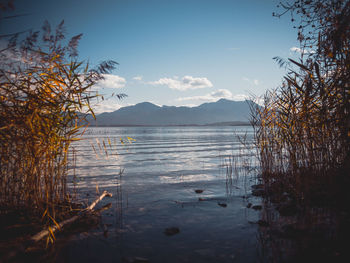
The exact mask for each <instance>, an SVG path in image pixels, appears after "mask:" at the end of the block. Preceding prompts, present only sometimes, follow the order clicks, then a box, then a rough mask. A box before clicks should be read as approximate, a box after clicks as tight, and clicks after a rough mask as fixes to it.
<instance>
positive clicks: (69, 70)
mask: <svg viewBox="0 0 350 263" xmlns="http://www.w3.org/2000/svg"><path fill="white" fill-rule="evenodd" d="M53 31H54V32H52V30H51V28H50V25H49V24H48V23H45V24H44V27H43V31H42V33H41V34H40V33H39V32H31V33H30V34H29V35H28V36H27V37H26V38H25V39H24V40H22V41H21V42H19V43H18V37H17V36H16V35H15V36H14V37H13V38H12V39H9V40H8V43H9V45H8V48H7V49H5V50H3V51H2V52H1V53H0V63H1V67H0V174H1V176H0V205H1V206H2V207H12V208H23V207H24V208H30V209H31V210H33V211H37V212H38V213H41V214H43V216H45V217H44V218H46V219H47V220H48V221H50V220H52V221H55V218H56V217H57V214H56V213H57V211H59V210H57V208H59V207H60V206H61V205H62V204H69V202H70V201H71V200H70V195H69V190H68V189H67V170H68V160H69V158H68V153H69V149H70V145H71V143H72V142H73V141H75V140H78V139H79V138H80V136H81V135H82V133H83V131H84V129H83V128H84V127H86V126H87V125H88V124H87V122H84V120H85V117H86V116H87V114H88V113H90V114H92V115H93V116H94V113H93V110H92V108H91V103H92V101H93V100H94V99H95V98H97V97H98V94H97V93H96V92H93V91H92V88H93V86H94V84H96V83H97V82H98V81H99V80H101V79H102V78H103V74H105V73H107V72H108V71H109V70H111V69H113V67H114V65H115V64H116V63H115V62H113V61H110V62H104V63H102V64H101V65H99V66H98V67H97V68H96V69H89V65H88V64H86V63H83V62H79V61H78V60H77V51H76V47H77V44H78V40H79V39H80V37H81V35H78V36H75V37H73V38H72V39H71V40H70V41H69V42H68V43H67V44H65V42H64V34H63V32H64V28H63V22H62V23H61V24H60V25H59V26H58V27H57V28H56V29H55V30H53ZM39 37H40V38H39Z"/></svg>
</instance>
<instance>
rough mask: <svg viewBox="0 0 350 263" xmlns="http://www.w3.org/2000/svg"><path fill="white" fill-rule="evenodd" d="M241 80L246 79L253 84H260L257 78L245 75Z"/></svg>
mask: <svg viewBox="0 0 350 263" xmlns="http://www.w3.org/2000/svg"><path fill="white" fill-rule="evenodd" d="M243 80H244V81H247V82H249V83H250V84H253V85H255V86H258V85H259V84H260V82H259V80H257V79H250V78H247V77H243Z"/></svg>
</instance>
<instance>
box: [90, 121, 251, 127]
mask: <svg viewBox="0 0 350 263" xmlns="http://www.w3.org/2000/svg"><path fill="white" fill-rule="evenodd" d="M223 126H252V125H251V124H250V123H249V122H218V123H208V124H172V125H152V124H110V125H96V124H93V125H89V127H223Z"/></svg>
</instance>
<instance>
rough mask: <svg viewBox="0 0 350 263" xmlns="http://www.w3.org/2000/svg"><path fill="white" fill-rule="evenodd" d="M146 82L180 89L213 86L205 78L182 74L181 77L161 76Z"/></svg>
mask: <svg viewBox="0 0 350 263" xmlns="http://www.w3.org/2000/svg"><path fill="white" fill-rule="evenodd" d="M148 84H151V85H164V86H168V87H169V88H170V89H175V90H181V91H184V90H194V89H203V88H211V87H213V84H212V83H211V82H210V80H208V79H207V78H195V77H192V76H184V77H183V78H182V79H178V77H174V78H161V79H159V80H157V81H151V82H148Z"/></svg>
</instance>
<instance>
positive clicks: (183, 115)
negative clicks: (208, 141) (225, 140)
mask: <svg viewBox="0 0 350 263" xmlns="http://www.w3.org/2000/svg"><path fill="white" fill-rule="evenodd" d="M249 103H254V102H252V101H232V100H227V99H220V100H218V101H216V102H209V103H203V104H201V105H199V106H197V107H185V106H181V107H176V106H157V105H155V104H152V103H150V102H142V103H138V104H136V105H133V106H127V107H123V108H120V109H119V110H116V111H114V112H104V113H101V114H98V115H96V120H93V118H92V117H91V116H89V117H88V120H89V122H90V126H173V125H174V126H176V125H247V124H249V116H250V108H249Z"/></svg>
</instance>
